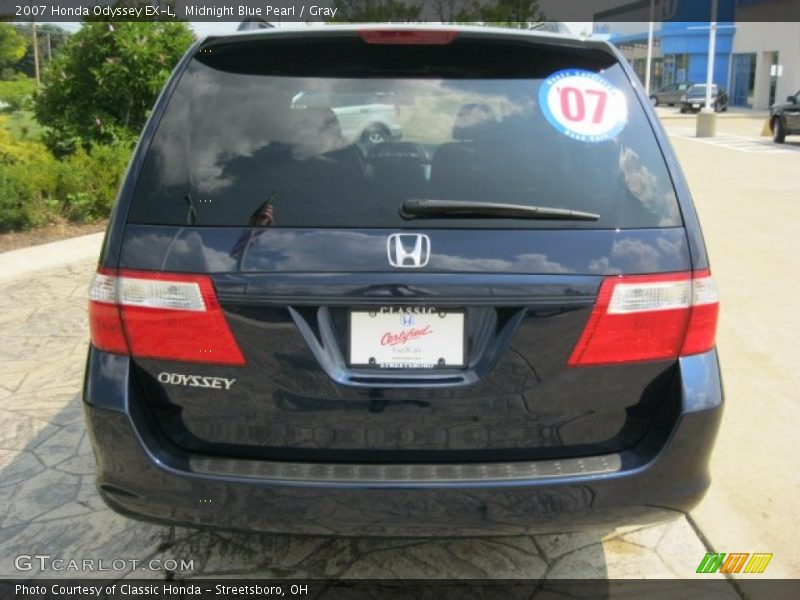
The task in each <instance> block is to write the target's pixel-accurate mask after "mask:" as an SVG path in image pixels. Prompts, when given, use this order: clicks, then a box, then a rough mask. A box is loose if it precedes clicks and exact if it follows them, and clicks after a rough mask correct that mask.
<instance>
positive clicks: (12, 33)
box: [0, 23, 27, 67]
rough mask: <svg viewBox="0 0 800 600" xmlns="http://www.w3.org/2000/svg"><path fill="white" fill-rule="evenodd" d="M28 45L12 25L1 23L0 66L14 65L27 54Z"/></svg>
mask: <svg viewBox="0 0 800 600" xmlns="http://www.w3.org/2000/svg"><path fill="white" fill-rule="evenodd" d="M26 45H27V44H26V42H25V38H24V37H22V36H21V35H20V34H18V33H17V30H16V29H14V27H13V26H12V25H9V24H7V23H0V67H7V66H10V65H13V64H15V63H16V62H17V61H18V60H19V59H20V58H22V57H23V56H25V47H26Z"/></svg>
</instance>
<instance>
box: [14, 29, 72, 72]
mask: <svg viewBox="0 0 800 600" xmlns="http://www.w3.org/2000/svg"><path fill="white" fill-rule="evenodd" d="M14 27H16V29H17V33H19V34H20V35H21V36H22V37H24V38H25V41H26V46H25V54H24V55H23V56H22V58H21V59H20V60H19V62H17V63H16V64H15V65H14V70H15V71H17V72H19V73H24V74H25V75H27V76H28V77H33V76H34V71H35V69H34V66H33V43H32V40H33V33H32V31H31V30H32V28H31V25H30V23H16V24H15V25H14ZM36 32H37V35H38V39H39V64H41V65H46V64H47V62H48V60H49V59H50V57H55V56H58V54H59V52H60V50H61V48H62V47H63V45H64V42H66V41H67V38H69V35H70V34H69V31H67V30H66V29H63V28H61V27H59V26H58V25H55V24H53V23H40V24H38V25H36ZM48 37H49V39H50V44H49V46H50V47H49V48H48V43H47V41H48ZM48 50H49V55H48Z"/></svg>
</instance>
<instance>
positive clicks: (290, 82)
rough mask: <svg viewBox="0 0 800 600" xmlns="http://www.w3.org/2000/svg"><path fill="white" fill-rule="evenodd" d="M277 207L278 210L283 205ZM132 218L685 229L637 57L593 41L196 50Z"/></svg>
mask: <svg viewBox="0 0 800 600" xmlns="http://www.w3.org/2000/svg"><path fill="white" fill-rule="evenodd" d="M409 199H441V200H462V201H476V202H496V203H511V204H521V205H529V206H543V207H551V208H561V209H570V210H577V211H584V212H591V213H595V214H597V215H599V219H597V220H596V221H564V220H552V221H551V220H522V219H488V218H485V217H481V218H480V219H477V218H472V219H469V220H465V219H463V218H454V217H448V218H442V217H440V216H437V217H436V218H428V217H426V218H424V219H414V220H406V219H404V218H403V216H402V215H401V210H400V209H401V207H402V204H403V202H404V201H405V200H409ZM268 205H270V206H271V208H269V209H268V210H267V206H268ZM128 220H129V222H133V223H143V224H163V225H194V226H247V225H251V226H261V225H263V226H266V225H269V226H274V227H299V228H302V227H314V228H320V227H331V228H341V227H347V228H409V227H426V228H431V227H439V228H446V227H456V228H460V227H491V228H506V227H513V228H544V227H559V228H565V227H569V228H577V227H587V228H650V227H672V226H679V225H680V224H681V219H680V213H679V210H678V203H677V200H676V197H675V192H674V188H673V186H672V182H671V179H670V177H669V174H668V171H667V168H666V165H665V162H664V158H663V156H662V154H661V151H660V148H659V146H658V143H657V141H656V139H655V136H654V134H653V131H652V129H651V127H650V125H649V123H648V121H647V119H646V117H645V114H644V112H643V109H642V107H641V105H640V104H639V102H638V100H637V99H636V97H635V96H634V94H633V90H632V88H631V85H630V82H629V81H628V79H627V77H626V75H625V73H624V71H623V69H622V67H621V66H620V65H619V64H617V63H616V62H615V61H614V59H613V57H611V56H609V55H607V54H606V53H604V52H600V51H597V50H590V49H580V50H578V49H572V48H559V47H553V46H543V45H537V44H520V43H518V42H517V43H509V42H504V41H491V40H485V39H469V38H468V37H461V38H458V39H456V41H454V42H453V43H451V44H448V45H445V46H391V45H370V44H367V43H365V42H363V41H362V40H360V39H358V38H349V37H347V38H341V37H337V38H333V39H325V38H316V39H313V38H308V39H305V40H289V41H280V42H279V41H269V42H267V41H258V42H247V43H242V42H239V43H229V44H227V45H216V46H212V47H210V48H209V49H208V50H206V51H204V52H202V53H200V54H198V55H197V56H196V57H195V58H194V59H193V60H192V61H191V63H190V64H189V66H188V67H187V69H186V70H185V71H184V72H183V74H182V75H181V76H180V81H179V82H178V85H177V87H176V89H175V91H174V93H173V95H172V97H171V99H170V102H169V105H168V107H167V108H166V111H165V113H164V114H163V116H162V118H161V121H160V123H159V125H158V128H157V131H156V134H155V136H154V139H153V140H152V143H151V144H150V147H149V149H148V151H147V155H146V157H145V160H144V164H143V168H142V171H141V173H140V176H139V180H138V182H137V184H136V186H135V190H134V198H133V203H132V205H131V209H130V212H129V215H128Z"/></svg>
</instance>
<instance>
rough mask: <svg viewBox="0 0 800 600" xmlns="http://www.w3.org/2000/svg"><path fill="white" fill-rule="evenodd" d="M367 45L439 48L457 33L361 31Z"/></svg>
mask: <svg viewBox="0 0 800 600" xmlns="http://www.w3.org/2000/svg"><path fill="white" fill-rule="evenodd" d="M358 35H359V36H360V37H361V39H362V40H364V41H365V42H367V43H368V44H420V45H429V46H432V45H433V46H439V45H444V44H449V43H450V42H452V41H453V40H454V39H456V37H458V31H452V30H446V29H443V30H441V31H426V30H420V29H362V30H360V31H359V32H358Z"/></svg>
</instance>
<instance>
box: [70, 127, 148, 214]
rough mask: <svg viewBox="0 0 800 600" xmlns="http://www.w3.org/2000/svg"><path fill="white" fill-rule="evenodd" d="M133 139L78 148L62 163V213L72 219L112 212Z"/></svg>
mask: <svg viewBox="0 0 800 600" xmlns="http://www.w3.org/2000/svg"><path fill="white" fill-rule="evenodd" d="M131 150H132V142H115V143H113V144H94V145H92V147H91V149H90V150H89V151H88V152H87V151H86V150H84V149H83V148H78V149H77V150H76V151H75V153H74V154H72V155H70V156H68V157H66V158H64V159H63V160H62V161H61V162H60V166H59V176H58V185H57V192H56V193H57V196H58V198H59V199H60V200H61V203H62V214H63V215H64V216H65V217H67V218H68V219H69V220H71V221H80V222H87V221H95V220H97V219H102V218H105V217H107V216H108V215H109V213H110V212H111V206H112V205H113V204H114V198H116V196H117V191H118V190H119V186H120V182H121V180H122V175H123V174H124V172H125V167H126V166H127V165H128V160H129V159H130V155H131Z"/></svg>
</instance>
